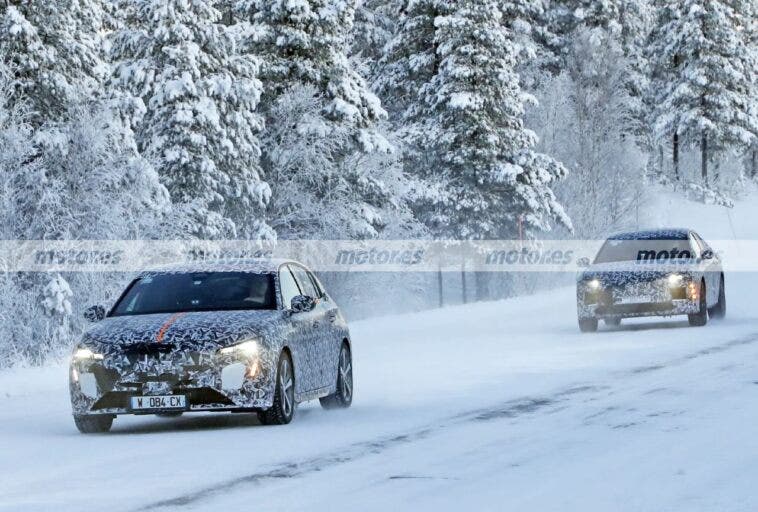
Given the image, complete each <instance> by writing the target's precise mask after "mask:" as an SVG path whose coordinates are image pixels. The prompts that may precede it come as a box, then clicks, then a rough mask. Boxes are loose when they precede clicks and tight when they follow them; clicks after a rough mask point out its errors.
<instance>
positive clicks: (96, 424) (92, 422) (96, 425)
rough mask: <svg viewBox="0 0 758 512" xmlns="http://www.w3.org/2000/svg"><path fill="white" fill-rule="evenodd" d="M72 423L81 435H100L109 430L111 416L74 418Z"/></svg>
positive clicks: (111, 422) (111, 421)
mask: <svg viewBox="0 0 758 512" xmlns="http://www.w3.org/2000/svg"><path fill="white" fill-rule="evenodd" d="M74 423H75V424H76V428H77V429H79V432H81V433H82V434H102V433H104V432H108V431H109V430H110V429H111V426H112V425H113V416H109V415H107V414H98V415H93V416H74Z"/></svg>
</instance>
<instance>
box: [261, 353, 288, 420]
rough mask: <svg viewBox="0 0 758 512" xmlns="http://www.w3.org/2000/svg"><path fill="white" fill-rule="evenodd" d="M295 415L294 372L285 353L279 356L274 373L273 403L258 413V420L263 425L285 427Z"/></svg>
mask: <svg viewBox="0 0 758 512" xmlns="http://www.w3.org/2000/svg"><path fill="white" fill-rule="evenodd" d="M294 415H295V372H294V371H293V368H292V359H291V358H290V356H289V354H288V353H287V352H282V354H281V355H280V356H279V364H278V365H277V371H276V385H275V391H274V403H273V405H272V406H271V407H270V408H269V409H266V410H265V411H261V412H259V413H258V420H259V421H260V422H261V423H263V424H264V425H286V424H288V423H289V422H290V421H292V417H293V416H294Z"/></svg>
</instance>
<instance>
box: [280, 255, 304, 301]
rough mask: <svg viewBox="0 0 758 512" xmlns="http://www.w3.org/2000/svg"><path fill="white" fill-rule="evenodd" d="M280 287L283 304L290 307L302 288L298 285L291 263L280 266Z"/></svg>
mask: <svg viewBox="0 0 758 512" xmlns="http://www.w3.org/2000/svg"><path fill="white" fill-rule="evenodd" d="M279 288H280V289H281V294H282V306H283V307H284V309H289V307H290V304H291V303H292V298H293V297H295V296H297V295H300V288H299V287H298V286H297V282H296V281H295V277H294V276H293V275H292V271H291V270H290V266H289V265H282V266H281V267H279Z"/></svg>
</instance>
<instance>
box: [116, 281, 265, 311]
mask: <svg viewBox="0 0 758 512" xmlns="http://www.w3.org/2000/svg"><path fill="white" fill-rule="evenodd" d="M248 309H276V295H275V288H274V276H273V274H268V273H259V274H256V273H250V272H197V273H166V274H153V275H148V276H144V277H141V278H139V279H137V280H135V281H134V282H133V283H132V284H131V285H130V286H129V288H128V289H127V291H126V293H125V294H124V296H123V297H122V298H121V299H120V300H119V301H118V303H117V304H116V306H115V307H114V308H113V312H112V316H123V315H148V314H151V313H184V312H193V311H230V310H248Z"/></svg>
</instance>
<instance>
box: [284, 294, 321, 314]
mask: <svg viewBox="0 0 758 512" xmlns="http://www.w3.org/2000/svg"><path fill="white" fill-rule="evenodd" d="M315 307H316V299H314V298H313V297H308V296H307V295H295V296H294V297H292V301H291V302H290V310H292V312H293V313H304V312H306V311H311V310H312V309H313V308H315Z"/></svg>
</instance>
